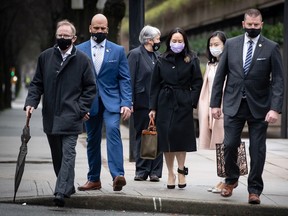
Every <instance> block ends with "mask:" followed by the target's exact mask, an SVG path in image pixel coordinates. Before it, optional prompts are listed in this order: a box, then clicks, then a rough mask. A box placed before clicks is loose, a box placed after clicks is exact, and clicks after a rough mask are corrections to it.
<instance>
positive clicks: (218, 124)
mask: <svg viewBox="0 0 288 216" xmlns="http://www.w3.org/2000/svg"><path fill="white" fill-rule="evenodd" d="M217 66H218V64H217V63H215V64H207V65H206V71H205V74H204V78H203V86H202V89H201V93H200V98H199V102H198V119H199V148H200V149H215V148H216V146H215V144H216V143H222V142H223V139H224V126H223V115H222V116H221V118H220V119H219V120H216V119H214V118H213V117H212V114H211V108H210V107H209V105H210V95H211V91H212V84H213V81H214V77H215V73H216V69H217Z"/></svg>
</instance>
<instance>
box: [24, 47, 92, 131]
mask: <svg viewBox="0 0 288 216" xmlns="http://www.w3.org/2000/svg"><path fill="white" fill-rule="evenodd" d="M42 95H43V108H42V115H43V128H44V132H45V133H47V134H80V133H82V131H83V120H82V118H83V117H84V115H85V114H86V113H88V112H89V110H90V107H91V104H92V101H93V99H94V97H95V95H96V82H95V76H94V72H93V65H92V63H91V61H90V59H89V58H88V57H87V56H86V55H85V54H84V53H82V52H81V51H79V50H77V49H76V48H75V47H73V49H72V52H71V55H69V56H68V57H67V58H66V60H65V61H64V62H62V56H61V53H60V51H59V49H58V48H57V47H56V46H55V47H52V48H49V49H47V50H45V51H44V52H42V53H41V54H40V56H39V58H38V63H37V68H36V73H35V76H34V77H33V80H32V82H31V84H30V86H29V90H28V96H27V98H26V102H25V105H24V109H25V108H26V106H27V105H30V106H33V107H34V108H37V106H38V104H39V102H40V99H41V96H42Z"/></svg>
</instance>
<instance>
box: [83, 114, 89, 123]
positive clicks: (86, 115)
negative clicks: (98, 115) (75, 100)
mask: <svg viewBox="0 0 288 216" xmlns="http://www.w3.org/2000/svg"><path fill="white" fill-rule="evenodd" d="M89 119H90V113H89V112H88V113H86V114H85V116H84V117H83V121H87V120H89Z"/></svg>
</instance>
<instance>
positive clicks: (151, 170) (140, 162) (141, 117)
mask: <svg viewBox="0 0 288 216" xmlns="http://www.w3.org/2000/svg"><path fill="white" fill-rule="evenodd" d="M148 114H149V110H148V109H137V110H135V111H134V112H133V115H134V128H135V132H136V142H135V144H136V146H135V153H134V155H135V162H136V171H135V174H136V175H140V176H143V177H144V178H145V179H146V178H147V177H148V176H151V175H156V176H158V177H159V178H161V177H162V167H163V154H162V153H161V154H160V155H159V156H158V157H157V158H156V159H155V160H146V159H145V160H144V159H142V158H141V157H140V147H141V132H142V130H143V129H145V128H147V127H148V124H149V116H148Z"/></svg>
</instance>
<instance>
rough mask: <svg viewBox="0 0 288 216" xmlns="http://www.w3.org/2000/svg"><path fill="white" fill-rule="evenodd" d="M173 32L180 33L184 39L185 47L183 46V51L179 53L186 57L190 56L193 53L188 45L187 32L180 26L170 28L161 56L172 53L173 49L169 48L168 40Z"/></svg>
mask: <svg viewBox="0 0 288 216" xmlns="http://www.w3.org/2000/svg"><path fill="white" fill-rule="evenodd" d="M175 33H180V34H181V35H182V36H183V39H184V44H185V47H184V49H183V51H182V52H181V54H182V55H183V56H184V58H186V57H189V58H192V55H193V53H192V51H191V50H190V47H189V42H188V37H187V34H186V32H185V31H184V30H183V29H182V28H179V27H176V28H174V29H172V30H171V31H170V32H169V34H168V37H167V39H166V42H165V44H166V50H165V52H164V53H163V56H164V57H166V56H167V55H168V54H172V53H173V51H172V50H171V48H170V40H171V38H172V35H173V34H175Z"/></svg>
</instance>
